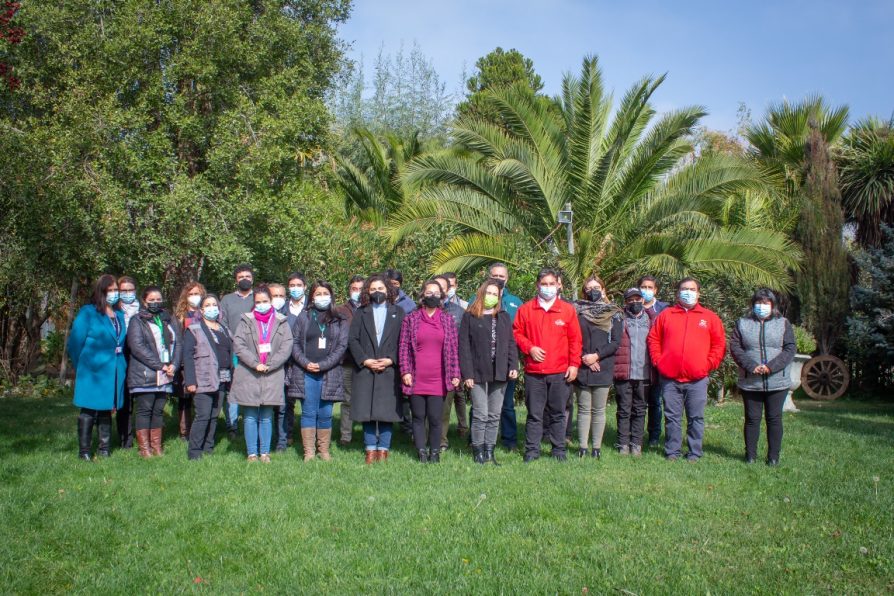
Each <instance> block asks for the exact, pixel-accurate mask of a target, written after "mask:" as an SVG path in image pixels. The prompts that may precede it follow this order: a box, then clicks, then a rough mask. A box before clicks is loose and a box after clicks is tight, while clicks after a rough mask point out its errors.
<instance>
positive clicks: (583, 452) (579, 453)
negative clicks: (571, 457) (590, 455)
mask: <svg viewBox="0 0 894 596" xmlns="http://www.w3.org/2000/svg"><path fill="white" fill-rule="evenodd" d="M577 456H578V457H587V450H586V449H585V448H581V449H578V450H577Z"/></svg>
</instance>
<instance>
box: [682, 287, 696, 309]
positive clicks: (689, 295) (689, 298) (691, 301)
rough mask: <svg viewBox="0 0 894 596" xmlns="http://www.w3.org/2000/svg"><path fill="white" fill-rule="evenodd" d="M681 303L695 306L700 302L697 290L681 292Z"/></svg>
mask: <svg viewBox="0 0 894 596" xmlns="http://www.w3.org/2000/svg"><path fill="white" fill-rule="evenodd" d="M680 302H682V303H683V304H685V305H686V306H695V303H696V302H698V292H696V291H695V290H680Z"/></svg>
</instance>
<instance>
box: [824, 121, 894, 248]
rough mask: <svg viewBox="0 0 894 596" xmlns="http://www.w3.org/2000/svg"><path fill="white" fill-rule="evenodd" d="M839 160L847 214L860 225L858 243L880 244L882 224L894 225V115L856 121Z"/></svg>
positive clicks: (838, 157)
mask: <svg viewBox="0 0 894 596" xmlns="http://www.w3.org/2000/svg"><path fill="white" fill-rule="evenodd" d="M836 161H837V162H838V168H839V174H838V177H839V185H840V187H841V198H842V202H843V203H844V209H845V213H846V215H847V217H848V219H850V220H851V221H853V222H855V223H856V224H857V242H859V243H860V244H861V245H863V246H879V245H880V244H881V242H882V239H883V235H882V230H881V224H887V225H894V116H892V117H891V119H889V120H887V121H884V120H879V119H878V118H867V119H866V120H863V121H860V122H857V123H856V124H855V125H854V126H853V127H852V128H851V130H850V131H849V132H848V134H847V135H846V136H845V137H844V141H843V143H842V146H841V147H840V149H839V151H838V155H837V159H836Z"/></svg>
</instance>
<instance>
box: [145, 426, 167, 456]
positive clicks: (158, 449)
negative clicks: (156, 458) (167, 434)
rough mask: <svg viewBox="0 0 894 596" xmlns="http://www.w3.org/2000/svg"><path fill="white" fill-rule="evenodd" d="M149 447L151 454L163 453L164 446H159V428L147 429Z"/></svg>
mask: <svg viewBox="0 0 894 596" xmlns="http://www.w3.org/2000/svg"><path fill="white" fill-rule="evenodd" d="M149 447H150V448H151V449H152V455H164V454H165V450H164V447H162V446H161V429H160V428H150V429H149Z"/></svg>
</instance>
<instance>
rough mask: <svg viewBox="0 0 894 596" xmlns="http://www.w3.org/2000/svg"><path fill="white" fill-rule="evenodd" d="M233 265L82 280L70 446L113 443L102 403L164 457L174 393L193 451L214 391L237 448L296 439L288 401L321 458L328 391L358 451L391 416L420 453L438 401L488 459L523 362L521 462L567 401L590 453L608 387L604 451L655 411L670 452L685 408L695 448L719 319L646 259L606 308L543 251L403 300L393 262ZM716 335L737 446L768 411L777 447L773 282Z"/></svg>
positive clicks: (558, 445)
mask: <svg viewBox="0 0 894 596" xmlns="http://www.w3.org/2000/svg"><path fill="white" fill-rule="evenodd" d="M234 278H235V283H236V291H234V292H233V293H230V294H227V295H226V296H223V297H222V298H218V297H217V296H216V295H214V294H212V293H208V292H206V290H205V288H204V287H203V286H202V285H201V284H199V283H197V282H192V283H190V284H188V285H187V286H186V287H185V288H184V289H183V291H182V293H181V296H180V299H179V300H178V303H177V305H176V306H175V308H174V309H173V312H171V311H169V310H168V309H166V308H165V305H164V300H163V296H162V291H161V289H160V288H158V287H157V286H147V287H145V288H143V289H142V291H141V293H140V296H139V300H138V299H137V293H136V283H135V281H134V280H133V279H132V278H130V277H121V278H118V279H116V278H115V277H113V276H111V275H103V276H101V277H100V278H99V280H98V281H97V283H96V286H95V288H94V292H93V295H92V299H91V303H90V304H88V305H86V306H84V307H83V308H82V309H81V310H80V311H79V312H78V315H77V317H76V319H75V322H74V325H73V327H72V330H71V333H70V337H69V342H68V351H69V354H70V357H71V359H72V362H73V363H74V366H75V371H76V378H75V392H74V403H75V405H76V406H79V407H80V408H81V411H80V414H79V416H78V437H79V444H80V445H79V455H80V457H82V458H84V459H88V460H89V459H91V450H92V442H93V428H94V426H96V427H97V429H98V433H97V434H98V437H99V445H98V449H97V454H98V455H100V456H108V455H109V454H110V451H111V424H112V414H115V415H116V418H117V427H118V434H119V439H120V442H121V445H122V446H123V447H129V446H130V444H131V442H132V441H133V438H135V439H136V443H137V447H138V449H139V453H140V455H141V456H143V457H153V456H159V455H162V454H163V440H162V439H163V437H162V427H163V419H162V413H163V409H164V405H165V403H166V402H167V399H168V397H169V396H170V395H172V394H173V395H176V396H177V404H178V405H177V412H178V419H179V429H180V435H181V437H182V438H184V439H186V440H188V442H189V446H188V456H189V458H190V459H198V458H200V457H202V456H203V455H204V454H208V453H211V452H212V451H213V449H214V445H215V435H216V425H217V419H218V417H219V413H220V410H221V409H223V411H224V418H225V421H226V425H227V431H228V433H229V435H230V438H231V439H232V438H234V437H235V436H236V433H237V432H238V420H239V415H240V413H241V416H242V422H243V432H244V437H245V444H246V455H247V458H248V460H249V461H262V462H269V461H270V453H271V450H272V449H275V450H277V451H285V450H286V449H287V448H288V446H289V445H291V444H292V443H293V442H294V441H295V434H296V433H295V432H293V431H294V426H295V416H296V414H295V405H296V402H300V403H301V412H300V418H299V429H298V433H297V435H298V436H299V437H300V442H301V446H302V450H303V454H304V460H305V461H309V460H313V459H315V458H316V457H319V458H320V459H322V460H329V459H331V452H330V444H331V441H332V431H333V406H334V404H336V403H341V404H342V405H341V428H340V442H341V443H343V444H347V443H350V441H351V438H352V430H353V425H354V423H355V422H359V423H361V424H362V428H363V443H364V447H365V461H366V463H368V464H372V463H374V462H378V461H384V460H387V459H388V456H389V453H390V450H391V441H392V435H393V429H394V425H395V424H396V423H403V424H404V428H405V429H406V430H407V431H408V432H410V433H411V434H412V438H413V443H414V447H415V450H416V454H417V456H418V459H419V461H421V462H431V463H437V462H439V461H440V454H441V452H442V451H443V450H444V449H445V448H446V446H447V427H448V423H449V419H450V410H451V408H452V406H453V405H455V406H456V412H457V419H458V422H459V424H458V427H459V430H460V434H461V436H463V435H465V432H464V431H465V430H466V429H470V433H469V435H470V443H471V449H472V454H473V457H474V461H475V462H477V463H479V464H486V463H493V464H495V465H499V464H498V463H497V461H496V458H495V456H494V451H495V448H496V444H497V440H498V438H499V437H500V436H502V441H503V444H504V446H505V447H506V448H507V449H509V450H514V449H515V448H516V446H517V428H516V427H517V423H516V419H515V401H514V394H515V385H516V382H517V381H518V380H519V378H520V373H522V372H523V376H524V388H525V391H524V394H525V405H526V407H527V420H526V424H525V444H524V449H523V451H524V453H523V457H524V461H525V462H531V461H534V460H536V459H538V458H539V457H540V449H541V441H542V440H543V438H544V436H546V437H547V438H548V440H549V442H550V443H551V456H552V457H553V458H554V459H556V460H560V461H564V460H565V459H566V458H567V455H566V447H567V444H568V443H569V441H567V439H566V436H567V435H569V434H570V432H571V425H572V421H573V417H572V413H573V405H574V404H575V403H576V404H577V410H578V419H577V435H578V446H579V447H578V451H577V455H578V457H582V458H583V457H592V458H600V457H601V454H602V441H603V435H604V431H605V427H606V405H607V401H608V397H609V393H610V389H611V388H612V387H614V393H615V399H616V402H617V441H616V444H615V448H616V450H617V452H618V454H620V455H622V456H634V457H636V456H639V455H641V454H642V450H643V443H644V441H648V443H649V444H651V445H657V444H658V441H659V438H660V433H661V417H662V410H663V417H664V422H665V424H664V428H665V443H664V454H665V456H666V458H667V459H668V460H671V461H673V460H676V459H678V458H681V457H683V456H684V454H683V452H682V444H683V415H684V413H685V418H686V442H687V446H688V451H687V453H686V454H685V457H686V459H687V460H689V461H697V460H698V459H699V458H700V457H702V455H703V449H702V438H703V434H704V411H705V407H706V405H707V389H708V376H709V374H710V373H711V372H712V371H713V370H715V369H716V368H717V367H718V366H719V365H720V363H721V361H722V359H723V358H724V355H725V353H726V349H727V340H726V332H725V330H724V327H723V324H722V322H721V320H720V318H719V317H718V316H717V315H716V314H715V313H713V312H712V311H710V310H708V309H707V308H705V307H704V306H702V305H701V304H700V303H699V297H700V289H701V288H700V285H699V282H698V281H697V280H695V279H693V278H684V279H683V280H681V281H680V282H679V283H678V284H677V287H676V293H675V298H676V300H675V302H674V303H673V304H667V303H663V302H660V301H658V300H657V298H656V296H657V292H658V282H657V280H656V279H655V278H654V277H652V276H648V275H647V276H644V277H642V278H641V279H640V280H639V283H638V284H637V285H636V286H635V287H632V288H629V289H627V290H626V291H625V292H624V293H623V303H622V304H621V305H620V306H618V305H616V304H615V303H614V302H612V300H611V299H610V298H609V295H608V291H607V289H606V287H605V284H604V282H603V280H602V279H600V278H599V277H598V276H596V275H591V276H590V277H588V278H587V279H586V280H585V282H584V284H583V287H582V288H581V292H580V296H579V297H578V298H576V299H572V297H570V296H568V299H566V298H564V297H563V285H562V282H563V280H562V276H561V275H560V273H559V272H558V271H556V270H554V269H549V268H545V269H542V270H541V271H540V272H539V273H538V275H537V285H536V288H535V295H534V297H533V298H531V299H530V300H528V301H526V302H522V300H521V299H519V298H518V297H516V296H514V295H512V294H511V293H510V292H509V290H508V288H507V282H508V279H509V270H508V268H507V267H506V265H504V264H502V263H496V264H494V265H492V266H491V267H490V268H489V269H488V275H487V277H486V279H485V280H484V281H483V282H482V283H481V284H480V285H479V287H478V289H477V292H476V293H475V295H474V296H473V297H472V298H471V299H470V301H469V302H466V301H464V300H462V299H460V298H459V297H458V296H457V295H456V288H457V280H456V276H455V275H454V274H444V275H439V276H436V277H434V278H432V279H429V280H427V281H426V282H425V283H424V284H423V285H422V287H421V288H420V289H419V291H418V294H417V295H418V302H417V301H414V300H413V299H411V298H410V297H409V296H408V295H407V294H406V293H405V291H404V289H403V287H402V285H403V277H402V275H401V274H400V272H399V271H395V270H388V271H386V272H384V273H381V274H374V275H370V276H368V277H365V278H364V277H361V276H355V277H353V278H351V279H350V280H349V284H348V287H347V290H348V299H347V300H346V301H345V302H344V303H342V304H338V305H337V304H336V303H335V291H334V289H333V287H332V286H331V285H330V284H329V283H327V282H325V281H322V280H318V281H316V282H315V283H313V284H312V285H310V287H308V283H307V281H306V279H305V278H304V276H303V275H302V274H301V273H293V274H292V275H290V276H289V279H288V281H287V283H286V285H282V284H276V283H270V284H255V280H254V272H253V270H252V268H251V266H249V265H242V266H239V267H237V268H236V270H235V272H234ZM729 346H730V352H731V354H732V357H733V359H734V360H735V361H736V363H737V364H738V365H739V367H740V379H739V388H740V389H741V391H742V394H743V398H744V402H745V415H746V416H745V418H746V422H745V429H744V435H745V444H746V461H749V462H753V461H755V459H756V452H757V441H758V437H759V433H760V423H761V417H762V414H763V412H764V411H766V419H767V437H768V454H767V463H769V464H771V465H775V464H777V463H778V461H779V453H780V445H781V440H782V419H781V414H782V404H783V401H784V398H785V394H786V392H787V391H788V389H789V386H790V382H789V380H788V379H789V377H788V374H789V371H788V367H789V365H790V363H791V361H792V359H793V357H794V353H795V343H794V334H793V331H792V328H791V325H790V323H789V322H788V321H787V320H786V319H785V318H784V317H782V316H781V314H780V313H779V311H778V308H777V300H776V297H775V295H774V294H773V293H772V292H771V291H770V290H766V289H762V290H759V291H758V292H756V293H755V294H754V295H753V296H752V297H751V309H750V311H749V313H748V314H747V315H746V316H744V317H742V318H741V319H740V320H739V321H737V323H736V325H735V327H734V329H733V332H732V333H731V336H730V339H729ZM520 365H523V366H520ZM466 392H468V396H469V398H470V401H471V412H470V416H469V422H468V426H467V425H466V399H465V396H466ZM132 410H134V413H133V414H132ZM134 414H135V415H134ZM647 415H648V424H647V422H646V419H647ZM274 427H275V428H276V439H277V440H276V444H274V443H273V429H274Z"/></svg>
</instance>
